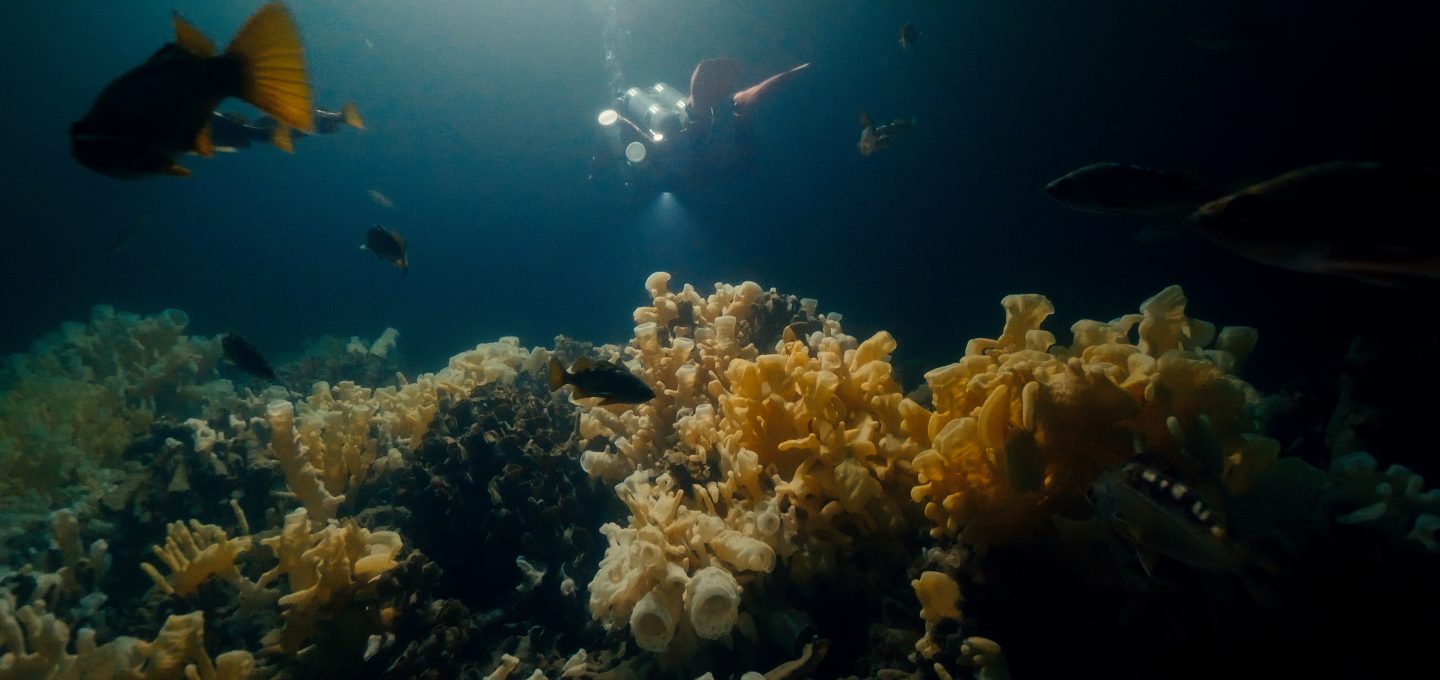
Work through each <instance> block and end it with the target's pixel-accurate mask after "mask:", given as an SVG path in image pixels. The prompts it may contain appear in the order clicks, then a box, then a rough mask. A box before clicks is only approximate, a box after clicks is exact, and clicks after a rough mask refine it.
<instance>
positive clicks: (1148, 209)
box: [1045, 163, 1220, 222]
mask: <svg viewBox="0 0 1440 680" xmlns="http://www.w3.org/2000/svg"><path fill="white" fill-rule="evenodd" d="M1219 193H1220V192H1219V191H1218V190H1216V189H1214V188H1211V187H1206V186H1202V185H1201V184H1200V183H1198V182H1193V181H1191V180H1189V179H1187V178H1185V177H1183V176H1181V175H1178V174H1175V173H1171V172H1167V171H1164V170H1155V169H1152V168H1147V167H1143V166H1139V165H1130V164H1128V163H1092V164H1090V165H1087V166H1085V167H1083V168H1080V169H1078V170H1075V171H1073V172H1070V173H1067V174H1066V175H1065V176H1063V177H1061V178H1059V179H1057V180H1055V181H1053V182H1050V183H1049V184H1047V185H1045V194H1046V195H1048V196H1049V197H1050V198H1053V199H1055V200H1056V201H1058V202H1059V203H1060V204H1061V205H1064V206H1065V207H1067V208H1072V209H1074V210H1080V211H1083V212H1090V213H1099V214H1101V215H1127V216H1131V217H1143V218H1147V219H1153V220H1160V221H1161V222H1178V221H1179V220H1182V219H1184V218H1185V216H1187V215H1189V214H1190V213H1191V212H1192V211H1194V210H1195V208H1197V207H1199V206H1200V205H1202V204H1204V203H1205V202H1206V201H1209V200H1210V199H1212V198H1214V197H1215V196H1217V195H1219Z"/></svg>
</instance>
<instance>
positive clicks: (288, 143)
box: [270, 125, 295, 153]
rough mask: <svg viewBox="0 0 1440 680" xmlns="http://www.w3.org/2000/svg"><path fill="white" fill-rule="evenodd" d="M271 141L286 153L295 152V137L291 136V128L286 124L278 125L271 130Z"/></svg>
mask: <svg viewBox="0 0 1440 680" xmlns="http://www.w3.org/2000/svg"><path fill="white" fill-rule="evenodd" d="M270 143H271V144H274V145H275V148H277V149H279V150H281V151H284V152H285V153H295V138H294V137H291V136H290V128H288V127H285V126H284V125H278V126H276V127H275V129H274V130H271V131H270Z"/></svg>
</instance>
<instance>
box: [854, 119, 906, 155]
mask: <svg viewBox="0 0 1440 680" xmlns="http://www.w3.org/2000/svg"><path fill="white" fill-rule="evenodd" d="M917 124H919V121H918V120H917V119H915V118H911V119H910V120H905V119H903V118H896V119H895V120H893V121H890V122H889V123H886V124H884V125H876V124H875V121H873V120H871V119H870V115H869V114H867V113H865V112H864V111H861V112H860V143H859V144H858V145H857V146H859V147H860V155H861V156H869V155H870V154H872V153H875V152H876V151H877V150H879V149H885V148H889V146H890V142H891V141H892V140H893V139H895V137H896V136H898V135H899V134H901V133H904V132H909V131H910V130H913V129H915V126H916V125H917Z"/></svg>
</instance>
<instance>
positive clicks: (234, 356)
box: [220, 333, 275, 380]
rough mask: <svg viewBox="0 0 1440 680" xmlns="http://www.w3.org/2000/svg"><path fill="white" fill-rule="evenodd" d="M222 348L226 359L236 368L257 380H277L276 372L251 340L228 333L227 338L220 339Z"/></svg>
mask: <svg viewBox="0 0 1440 680" xmlns="http://www.w3.org/2000/svg"><path fill="white" fill-rule="evenodd" d="M220 346H221V348H222V349H223V350H224V352H225V358H226V359H227V360H229V361H230V363H232V364H234V365H235V368H238V369H240V370H242V371H244V372H246V373H249V374H250V375H253V376H255V377H257V378H265V379H266V380H274V379H275V370H274V369H272V368H270V362H268V361H266V360H265V357H264V355H262V354H260V350H258V349H255V345H252V344H250V341H249V340H246V339H245V338H242V337H240V336H238V335H236V334H234V333H226V334H225V337H223V338H221V339H220Z"/></svg>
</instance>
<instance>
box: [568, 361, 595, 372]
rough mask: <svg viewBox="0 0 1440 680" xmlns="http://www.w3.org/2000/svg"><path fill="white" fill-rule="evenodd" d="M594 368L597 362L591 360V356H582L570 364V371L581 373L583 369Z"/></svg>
mask: <svg viewBox="0 0 1440 680" xmlns="http://www.w3.org/2000/svg"><path fill="white" fill-rule="evenodd" d="M592 368H595V363H594V362H592V361H590V357H580V358H579V359H576V360H575V363H573V364H571V365H570V372H571V373H579V372H581V371H588V370H590V369H592Z"/></svg>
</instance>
